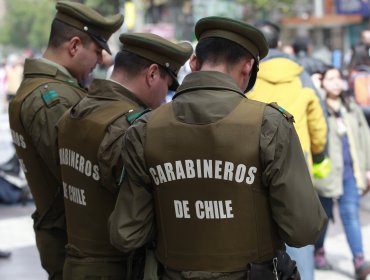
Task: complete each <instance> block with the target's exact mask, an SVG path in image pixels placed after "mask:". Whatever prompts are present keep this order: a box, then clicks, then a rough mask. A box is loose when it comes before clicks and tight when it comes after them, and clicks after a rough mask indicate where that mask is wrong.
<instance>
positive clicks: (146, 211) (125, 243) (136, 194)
mask: <svg viewBox="0 0 370 280" xmlns="http://www.w3.org/2000/svg"><path fill="white" fill-rule="evenodd" d="M207 85H209V86H207ZM221 87H222V88H223V89H220V88H221ZM225 87H226V88H230V89H232V91H231V90H230V91H228V90H225V89H224V88H225ZM183 89H186V90H185V92H184V93H182V94H181V95H179V96H178V97H176V99H174V101H173V107H174V111H175V115H176V117H177V118H178V119H179V120H180V121H183V122H186V123H198V124H199V123H209V122H215V121H217V120H219V119H221V118H223V117H224V116H226V115H227V114H228V113H230V112H231V111H232V110H233V109H234V108H235V107H236V105H237V104H239V103H240V101H241V99H242V98H245V97H244V96H243V94H242V93H241V92H240V89H239V88H238V87H237V86H236V84H235V82H234V81H233V80H232V79H231V78H230V77H229V76H227V75H225V74H222V73H219V72H195V73H192V74H189V75H188V76H186V78H185V80H184V82H183V84H182V85H181V86H180V88H179V89H178V90H179V91H180V90H183ZM235 91H236V92H235ZM238 92H239V94H238ZM148 117H150V113H149V114H146V115H144V116H143V117H142V118H140V119H138V120H137V122H136V123H135V124H134V125H133V126H131V128H130V129H129V130H128V131H127V132H126V135H125V138H124V141H125V153H124V165H125V168H126V170H127V176H126V178H125V181H124V184H123V186H122V187H121V189H120V193H119V196H118V200H117V204H116V207H115V209H114V211H113V213H112V215H111V217H110V221H109V227H110V234H111V242H112V243H113V244H114V245H115V246H117V247H118V248H120V249H121V250H123V251H131V250H133V249H135V248H139V247H141V246H143V245H144V244H146V243H147V242H149V241H151V240H153V238H155V234H156V228H155V220H154V216H155V214H154V202H153V196H152V192H151V188H152V185H151V184H152V182H151V177H150V174H149V173H148V169H147V164H146V161H145V155H144V154H143V152H144V144H145V141H146V137H145V136H146V124H147V119H148ZM240 145H248V143H243V139H240ZM260 160H261V166H262V184H264V185H265V186H267V188H268V189H269V202H270V205H271V210H272V216H273V219H274V220H275V222H276V223H277V225H278V231H279V234H280V236H281V238H282V239H283V240H284V241H285V242H286V243H287V244H289V245H290V246H297V247H300V246H305V245H307V244H313V243H314V242H315V241H316V239H317V238H318V236H319V233H320V231H321V229H322V227H323V226H324V225H325V223H326V221H327V217H326V215H325V212H324V210H323V209H322V207H321V204H320V202H319V200H318V199H317V196H316V194H315V192H314V190H313V188H312V182H311V178H310V174H309V172H308V169H307V165H306V162H305V160H304V156H303V153H302V149H301V147H300V142H299V139H298V136H297V134H296V132H295V129H294V127H293V124H292V123H291V122H289V121H287V119H286V118H285V117H284V116H283V115H282V114H281V113H280V112H278V111H277V110H275V109H273V108H271V107H269V106H267V107H266V110H265V112H264V116H263V120H262V127H261V136H260ZM307 186H309V187H307ZM230 234H232V233H230Z"/></svg>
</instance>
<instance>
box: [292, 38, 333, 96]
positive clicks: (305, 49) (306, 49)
mask: <svg viewBox="0 0 370 280" xmlns="http://www.w3.org/2000/svg"><path fill="white" fill-rule="evenodd" d="M293 50H294V57H295V59H296V60H297V62H298V63H299V64H300V65H302V66H303V68H304V70H305V71H306V72H307V73H308V74H309V75H310V76H311V80H312V82H313V84H314V85H315V87H316V89H318V90H320V89H321V73H322V72H324V70H325V66H326V64H325V63H324V61H322V60H320V59H318V58H315V57H313V56H312V50H313V46H312V42H311V40H310V38H309V37H307V36H297V37H296V38H295V39H294V42H293Z"/></svg>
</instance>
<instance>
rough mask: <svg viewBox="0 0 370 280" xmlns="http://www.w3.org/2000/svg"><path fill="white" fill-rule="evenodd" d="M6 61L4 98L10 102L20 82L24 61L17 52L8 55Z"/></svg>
mask: <svg viewBox="0 0 370 280" xmlns="http://www.w3.org/2000/svg"><path fill="white" fill-rule="evenodd" d="M6 61H7V64H6V66H5V73H6V98H7V102H10V101H11V100H12V99H13V98H14V96H15V94H16V92H17V90H18V87H19V86H20V84H21V82H22V78H23V68H24V62H23V59H22V58H20V57H19V56H18V55H17V54H11V55H9V57H8V59H7V60H6Z"/></svg>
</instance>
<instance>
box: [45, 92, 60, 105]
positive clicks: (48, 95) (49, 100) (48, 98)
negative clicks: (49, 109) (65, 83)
mask: <svg viewBox="0 0 370 280" xmlns="http://www.w3.org/2000/svg"><path fill="white" fill-rule="evenodd" d="M58 96H59V95H58V93H57V91H56V90H54V89H53V90H49V91H47V92H45V93H44V94H43V95H42V100H44V102H45V104H46V105H49V106H50V105H52V104H54V102H53V101H57V100H56V98H57V97H58Z"/></svg>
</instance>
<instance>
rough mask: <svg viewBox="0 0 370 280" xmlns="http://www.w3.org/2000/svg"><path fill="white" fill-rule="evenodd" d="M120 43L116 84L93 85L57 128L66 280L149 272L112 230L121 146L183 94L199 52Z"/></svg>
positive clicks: (137, 41) (145, 38)
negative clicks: (113, 240) (180, 89)
mask: <svg viewBox="0 0 370 280" xmlns="http://www.w3.org/2000/svg"><path fill="white" fill-rule="evenodd" d="M120 40H121V42H122V43H123V49H122V50H121V51H120V52H119V53H118V54H117V55H116V58H115V63H114V69H113V73H112V76H111V78H110V79H109V80H100V79H96V80H94V81H93V82H92V85H91V88H90V90H89V93H88V95H87V97H85V98H83V99H82V100H81V101H80V102H79V103H77V104H76V105H75V106H73V107H72V109H71V110H70V111H67V112H66V113H65V114H64V115H63V117H62V119H61V120H60V122H59V123H58V131H59V133H58V147H59V157H60V165H61V171H62V180H63V190H64V191H63V193H64V201H65V211H66V220H67V231H68V246H67V248H68V250H67V258H66V262H65V266H64V278H65V279H87V278H85V277H87V276H90V277H96V278H94V279H100V278H99V277H109V279H142V277H143V276H142V275H141V274H142V273H143V271H144V268H143V267H139V268H138V267H137V265H133V263H134V264H135V263H140V261H141V260H142V259H143V256H142V254H141V253H140V252H137V253H135V255H132V256H127V255H126V254H124V253H122V252H121V251H119V250H117V249H116V248H114V247H113V246H112V245H111V244H110V240H109V233H108V228H107V222H108V217H109V215H110V213H111V212H112V210H113V208H114V205H115V202H116V198H117V194H118V190H119V187H120V185H121V183H122V179H123V176H124V171H125V169H124V166H123V165H122V157H123V141H122V139H123V135H124V133H125V131H126V130H127V128H128V127H129V126H130V124H131V123H132V122H133V121H134V120H135V119H136V118H137V117H138V116H140V115H141V114H142V113H143V112H144V111H145V110H146V109H147V108H157V107H158V106H159V105H160V104H161V103H162V102H163V100H164V99H165V96H166V94H167V91H168V89H169V88H171V89H172V90H175V89H176V88H177V86H178V83H177V80H176V76H177V73H178V71H179V68H180V67H181V66H182V65H183V64H184V63H185V61H186V60H188V59H189V57H190V55H191V54H192V51H193V49H192V46H191V45H190V44H188V43H178V44H175V43H172V42H170V41H168V40H165V39H164V38H162V37H160V36H157V35H154V34H150V33H125V34H121V36H120ZM76 132H78V133H76ZM142 251H144V249H143V250H142ZM130 272H131V273H130ZM104 279H107V278H104Z"/></svg>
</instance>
